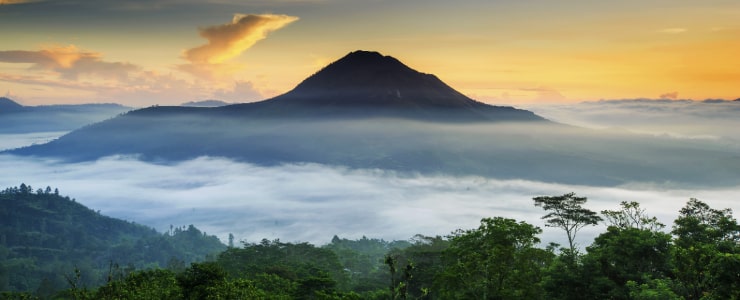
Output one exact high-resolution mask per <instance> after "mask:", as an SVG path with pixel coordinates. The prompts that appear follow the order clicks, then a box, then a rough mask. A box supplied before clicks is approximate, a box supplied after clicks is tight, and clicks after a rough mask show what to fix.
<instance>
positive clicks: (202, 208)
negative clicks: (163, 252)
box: [0, 155, 740, 246]
mask: <svg viewBox="0 0 740 300" xmlns="http://www.w3.org/2000/svg"><path fill="white" fill-rule="evenodd" d="M0 168H1V169H2V170H6V171H4V172H2V173H0V186H2V187H10V186H17V185H19V184H20V183H22V182H23V183H26V184H30V185H31V186H32V187H33V188H34V189H38V188H45V187H46V186H47V185H48V186H51V187H52V188H55V187H56V188H59V191H60V193H61V194H62V195H69V196H70V197H72V198H75V199H76V200H77V201H78V202H80V203H82V204H84V205H86V206H88V207H90V208H91V209H94V210H99V211H100V212H101V213H102V214H105V215H109V216H113V217H117V218H122V219H126V220H130V221H135V222H137V223H140V224H145V225H149V226H152V227H154V228H156V229H157V230H159V231H161V232H164V231H166V230H168V229H169V227H170V225H174V226H182V225H189V224H194V225H195V226H197V227H199V228H201V229H202V230H204V231H206V232H207V233H208V234H215V235H217V236H219V237H220V238H221V239H222V240H224V241H225V240H226V237H227V235H228V234H229V233H233V234H234V235H235V236H236V238H237V240H246V241H250V242H255V241H258V240H260V239H262V238H268V239H274V238H280V239H282V240H284V241H308V242H312V243H316V244H324V243H327V242H329V240H330V239H331V237H332V236H333V235H335V234H336V235H339V236H341V237H347V238H359V237H361V236H363V235H364V236H368V237H378V238H384V239H408V238H410V237H412V236H413V235H414V234H417V233H420V234H425V235H445V234H448V233H450V232H451V231H453V230H455V229H458V228H461V229H467V228H473V227H477V225H478V223H479V220H480V219H481V218H484V217H494V216H503V217H508V218H514V219H517V220H523V221H527V222H530V223H532V224H535V225H537V226H540V227H542V228H543V229H545V232H544V234H543V236H542V241H543V242H544V243H548V242H551V241H553V242H559V243H561V244H564V243H565V239H564V237H563V236H564V235H563V233H562V232H560V231H559V230H557V229H552V228H545V227H544V223H543V222H542V221H541V220H540V217H541V216H542V215H543V211H542V210H541V209H540V208H537V207H534V205H533V201H532V199H531V198H532V197H535V196H540V195H560V194H564V193H568V192H576V193H577V194H578V195H580V196H586V197H589V202H588V203H587V205H586V206H587V208H589V209H591V210H594V211H600V210H603V209H617V208H618V206H619V202H620V201H637V202H640V203H641V205H642V206H643V207H645V208H646V209H647V212H648V214H650V215H654V216H657V217H658V218H659V219H660V220H661V221H662V222H663V223H665V224H666V225H668V227H667V230H670V225H671V224H672V220H673V219H674V218H675V216H676V215H677V214H678V210H679V209H680V208H681V207H682V206H683V205H684V204H685V203H686V201H687V200H688V199H689V198H691V197H695V198H699V199H700V200H702V201H705V202H706V203H708V204H709V205H711V206H712V207H714V208H732V209H733V210H736V211H737V209H739V208H740V204H738V203H737V202H736V201H735V197H736V196H737V195H738V194H739V193H740V186H738V187H735V188H721V189H720V188H714V189H709V188H706V189H693V190H686V189H676V188H668V187H664V186H659V185H649V186H648V185H645V184H637V183H636V184H626V185H622V186H619V187H596V186H577V185H562V184H551V183H544V182H536V181H526V180H493V179H488V178H484V177H475V176H469V177H454V176H442V175H439V176H430V175H419V174H401V173H397V172H392V171H384V170H377V169H373V170H369V169H347V168H342V167H332V166H325V165H318V164H289V165H280V166H273V167H263V166H256V165H252V164H248V163H239V162H235V161H232V160H229V159H223V158H212V157H200V158H197V159H193V160H188V161H183V162H179V163H174V164H154V163H148V162H142V161H140V160H138V159H136V158H135V157H107V158H103V159H100V160H97V161H92V162H82V163H62V162H60V161H55V160H50V159H40V158H33V157H18V156H11V155H0ZM7 170H12V171H11V172H9V171H7ZM601 230H603V225H600V227H594V228H587V229H585V230H584V231H582V233H581V234H580V235H579V237H578V242H579V243H580V244H581V246H586V245H589V244H590V243H591V241H592V239H593V237H594V236H595V235H596V234H598V232H599V231H601Z"/></svg>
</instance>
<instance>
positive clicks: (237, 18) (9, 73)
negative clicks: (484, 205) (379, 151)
mask: <svg viewBox="0 0 740 300" xmlns="http://www.w3.org/2000/svg"><path fill="white" fill-rule="evenodd" d="M0 37H2V41H3V42H2V43H0V96H9V97H11V98H13V99H15V100H17V101H19V102H21V103H23V104H26V105H41V104H52V103H83V102H117V103H122V104H126V105H132V106H149V105H154V104H160V105H167V104H179V103H183V102H187V101H197V100H204V99H220V100H224V101H228V102H247V101H255V100H260V99H265V98H269V97H272V96H275V95H278V94H280V93H283V92H286V91H288V90H290V89H291V88H293V87H294V86H295V85H297V84H298V83H299V82H300V81H301V80H302V79H304V78H305V77H307V76H309V75H311V74H313V73H314V72H316V71H318V70H319V69H320V68H321V67H323V66H324V65H326V64H327V63H329V62H331V61H333V60H336V59H338V58H340V57H342V56H343V55H345V54H346V53H348V52H350V51H354V50H358V49H362V50H373V51H379V52H381V53H383V54H385V55H391V56H394V57H396V58H398V59H399V60H401V61H402V62H404V63H406V64H407V65H409V66H410V67H412V68H414V69H416V70H418V71H421V72H425V73H433V74H436V75H437V76H438V77H440V78H441V79H442V80H444V81H445V82H447V83H448V84H449V85H450V86H452V87H453V88H456V89H458V90H459V91H461V92H463V93H464V94H466V95H468V96H470V97H472V98H474V99H477V100H481V101H484V102H488V103H494V104H509V105H515V106H516V105H517V104H524V103H527V104H531V103H555V102H575V101H587V100H599V99H627V98H676V99H695V100H703V99H707V98H723V99H736V98H738V97H740V51H738V49H740V1H737V0H732V1H728V0H723V1H720V0H708V1H688V0H673V1H662V0H661V1H644V0H643V1H633V0H624V1H609V2H607V1H591V0H588V1H586V0H575V1H568V0H564V1H551V0H519V1H495V0H461V1H439V0H250V1H243V0H207V1H204V0H198V1H196V0H181V1H169V0H147V1H145V0H115V1H114V0H98V1H76V0H54V1H51V0H47V1H43V0H35V1H23V0H13V1H2V0H0Z"/></svg>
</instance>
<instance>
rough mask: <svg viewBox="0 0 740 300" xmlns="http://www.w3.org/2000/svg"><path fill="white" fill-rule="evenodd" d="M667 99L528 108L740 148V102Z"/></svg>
mask: <svg viewBox="0 0 740 300" xmlns="http://www.w3.org/2000/svg"><path fill="white" fill-rule="evenodd" d="M661 98H664V99H662V100H661V99H657V100H653V99H625V100H602V101H590V102H582V103H575V104H558V105H529V106H525V107H524V108H525V109H529V110H532V111H534V112H535V113H537V114H539V115H541V116H543V117H545V118H548V119H551V120H554V121H557V122H562V123H567V124H571V125H577V126H583V127H591V128H620V129H627V130H630V131H633V132H639V133H648V134H654V135H661V136H669V137H674V138H683V139H703V140H715V141H717V142H720V143H722V144H726V145H729V146H731V147H733V149H737V150H740V132H738V131H737V130H736V128H740V119H738V118H737V116H738V114H739V113H740V103H738V102H733V101H707V102H705V101H692V100H686V99H677V98H678V93H677V92H673V93H665V94H663V95H661Z"/></svg>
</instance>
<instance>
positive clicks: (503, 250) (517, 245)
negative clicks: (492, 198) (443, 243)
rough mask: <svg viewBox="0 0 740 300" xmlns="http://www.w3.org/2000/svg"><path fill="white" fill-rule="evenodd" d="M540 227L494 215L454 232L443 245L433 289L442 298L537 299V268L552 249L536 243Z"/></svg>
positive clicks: (545, 261) (539, 270)
mask: <svg viewBox="0 0 740 300" xmlns="http://www.w3.org/2000/svg"><path fill="white" fill-rule="evenodd" d="M541 232H542V230H541V229H540V228H538V227H535V226H533V225H530V224H527V223H525V222H517V221H516V220H513V219H505V218H501V217H496V218H493V219H490V218H486V219H483V220H481V225H480V227H478V228H477V229H472V230H465V231H462V230H461V231H458V232H456V234H455V235H453V236H452V237H451V238H450V245H449V248H447V249H446V250H444V254H443V255H444V271H443V273H442V274H440V275H439V277H438V279H437V282H438V285H437V288H438V290H439V292H440V296H441V298H443V299H538V298H542V297H543V296H544V290H543V289H542V287H541V286H540V281H541V279H542V278H541V276H542V274H541V272H542V267H543V266H544V265H546V264H547V263H548V262H549V261H550V260H551V259H552V254H551V253H550V252H548V251H546V250H543V249H539V248H536V247H535V245H536V244H537V243H539V241H540V240H539V238H538V237H537V235H538V234H540V233H541Z"/></svg>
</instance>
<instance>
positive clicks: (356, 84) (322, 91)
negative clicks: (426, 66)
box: [274, 50, 481, 109]
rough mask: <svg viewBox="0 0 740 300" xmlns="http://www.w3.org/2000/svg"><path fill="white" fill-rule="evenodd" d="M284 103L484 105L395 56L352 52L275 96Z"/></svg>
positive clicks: (394, 105)
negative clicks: (412, 67) (288, 90)
mask: <svg viewBox="0 0 740 300" xmlns="http://www.w3.org/2000/svg"><path fill="white" fill-rule="evenodd" d="M274 100H276V101H277V102H283V103H293V104H307V105H311V106H317V105H320V106H327V105H329V106H333V107H357V106H361V107H372V108H382V109H398V108H415V109H420V108H421V109H424V108H432V107H433V108H455V107H470V106H471V105H472V106H475V105H478V104H481V103H479V102H476V101H474V100H472V99H470V98H468V97H466V96H464V95H463V94H461V93H459V92H457V91H455V90H454V89H452V88H451V87H449V86H447V85H446V84H445V83H444V82H442V81H441V80H439V78H437V77H436V76H434V75H431V74H425V73H421V72H418V71H416V70H414V69H411V68H410V67H408V66H406V65H404V64H403V63H402V62H401V61H399V60H398V59H396V58H393V57H391V56H384V55H382V54H380V53H378V52H374V51H362V50H358V51H353V52H350V53H349V54H347V55H346V56H344V57H342V58H341V59H339V60H337V61H335V62H333V63H331V64H329V65H327V66H326V67H324V68H323V69H321V70H320V71H318V72H316V73H315V74H314V75H312V76H310V77H308V78H307V79H305V80H304V81H303V82H301V83H300V84H299V85H298V86H296V88H295V89H293V90H292V91H290V92H288V93H286V94H284V95H281V96H278V97H276V98H275V99H274Z"/></svg>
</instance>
